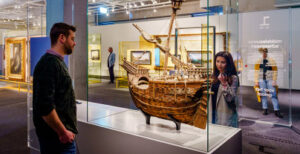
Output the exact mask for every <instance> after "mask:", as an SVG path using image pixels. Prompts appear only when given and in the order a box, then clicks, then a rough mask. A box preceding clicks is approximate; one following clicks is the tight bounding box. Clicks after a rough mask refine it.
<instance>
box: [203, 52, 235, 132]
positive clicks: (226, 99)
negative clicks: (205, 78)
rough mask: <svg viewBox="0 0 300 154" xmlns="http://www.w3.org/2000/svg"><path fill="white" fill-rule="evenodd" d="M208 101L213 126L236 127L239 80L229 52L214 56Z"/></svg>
mask: <svg viewBox="0 0 300 154" xmlns="http://www.w3.org/2000/svg"><path fill="white" fill-rule="evenodd" d="M212 79H213V82H212V86H211V91H212V92H213V94H212V95H211V96H210V99H209V113H210V115H209V118H210V121H211V122H212V123H214V124H220V125H225V126H231V127H238V113H237V90H238V87H239V80H238V77H237V71H236V68H235V65H234V62H233V59H232V56H231V54H230V53H229V52H226V51H222V52H219V53H217V54H216V55H215V59H214V70H213V74H212Z"/></svg>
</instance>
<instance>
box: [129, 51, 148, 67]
mask: <svg viewBox="0 0 300 154" xmlns="http://www.w3.org/2000/svg"><path fill="white" fill-rule="evenodd" d="M131 62H133V63H135V64H137V65H151V52H150V51H131Z"/></svg>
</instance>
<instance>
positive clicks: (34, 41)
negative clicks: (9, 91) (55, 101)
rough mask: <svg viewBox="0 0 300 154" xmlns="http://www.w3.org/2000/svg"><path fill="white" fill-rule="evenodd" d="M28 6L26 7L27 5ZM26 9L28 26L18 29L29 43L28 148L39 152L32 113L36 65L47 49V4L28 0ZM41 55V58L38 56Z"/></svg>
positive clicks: (27, 65) (27, 68)
mask: <svg viewBox="0 0 300 154" xmlns="http://www.w3.org/2000/svg"><path fill="white" fill-rule="evenodd" d="M25 4H26V5H25ZM24 6H26V7H25V9H24V12H23V13H24V14H26V18H25V19H24V21H25V23H26V26H25V27H24V28H18V33H23V34H22V35H24V36H26V39H27V40H28V41H27V57H28V58H27V61H26V70H27V73H26V81H27V110H28V117H29V118H28V123H27V128H28V146H29V147H30V148H31V149H35V150H38V149H39V143H38V139H37V136H36V133H35V127H34V124H33V120H32V119H33V118H32V116H33V113H32V110H33V109H32V81H33V79H32V76H33V71H34V67H35V64H36V63H37V61H38V60H39V58H40V56H41V55H42V54H43V53H44V52H41V51H45V49H41V48H42V46H43V44H42V41H43V40H44V39H45V36H46V3H45V1H41V2H38V1H36V2H32V1H30V0H28V2H27V3H24ZM38 55H40V56H38Z"/></svg>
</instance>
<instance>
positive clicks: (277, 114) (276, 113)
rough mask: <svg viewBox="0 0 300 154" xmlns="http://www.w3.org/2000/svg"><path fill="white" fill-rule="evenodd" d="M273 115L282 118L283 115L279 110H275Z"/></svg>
mask: <svg viewBox="0 0 300 154" xmlns="http://www.w3.org/2000/svg"><path fill="white" fill-rule="evenodd" d="M275 116H276V117H278V118H283V116H282V115H281V114H280V111H279V110H278V111H275Z"/></svg>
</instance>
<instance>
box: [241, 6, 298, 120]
mask: <svg viewBox="0 0 300 154" xmlns="http://www.w3.org/2000/svg"><path fill="white" fill-rule="evenodd" d="M249 3H252V2H249ZM292 10H294V9H290V10H289V9H279V10H267V11H265V10H263V11H256V12H242V13H240V15H239V18H240V34H241V35H240V46H241V48H240V55H241V57H242V59H241V62H242V63H241V67H240V72H241V73H240V79H241V80H240V81H241V89H240V96H241V108H240V118H242V119H244V120H247V121H259V122H263V123H267V124H278V125H283V126H290V125H291V119H290V118H291V116H290V114H291V113H290V111H291V99H290V98H289V97H290V94H291V88H292V87H291V83H292V78H291V74H290V71H292V70H291V66H290V64H291V60H292V59H291V52H292V50H291V47H292V46H291V45H292V40H291V36H292V34H291V31H292V29H291V27H292V19H291V11H292ZM250 24H251V26H250ZM282 27H285V28H282ZM295 86H297V84H295Z"/></svg>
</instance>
